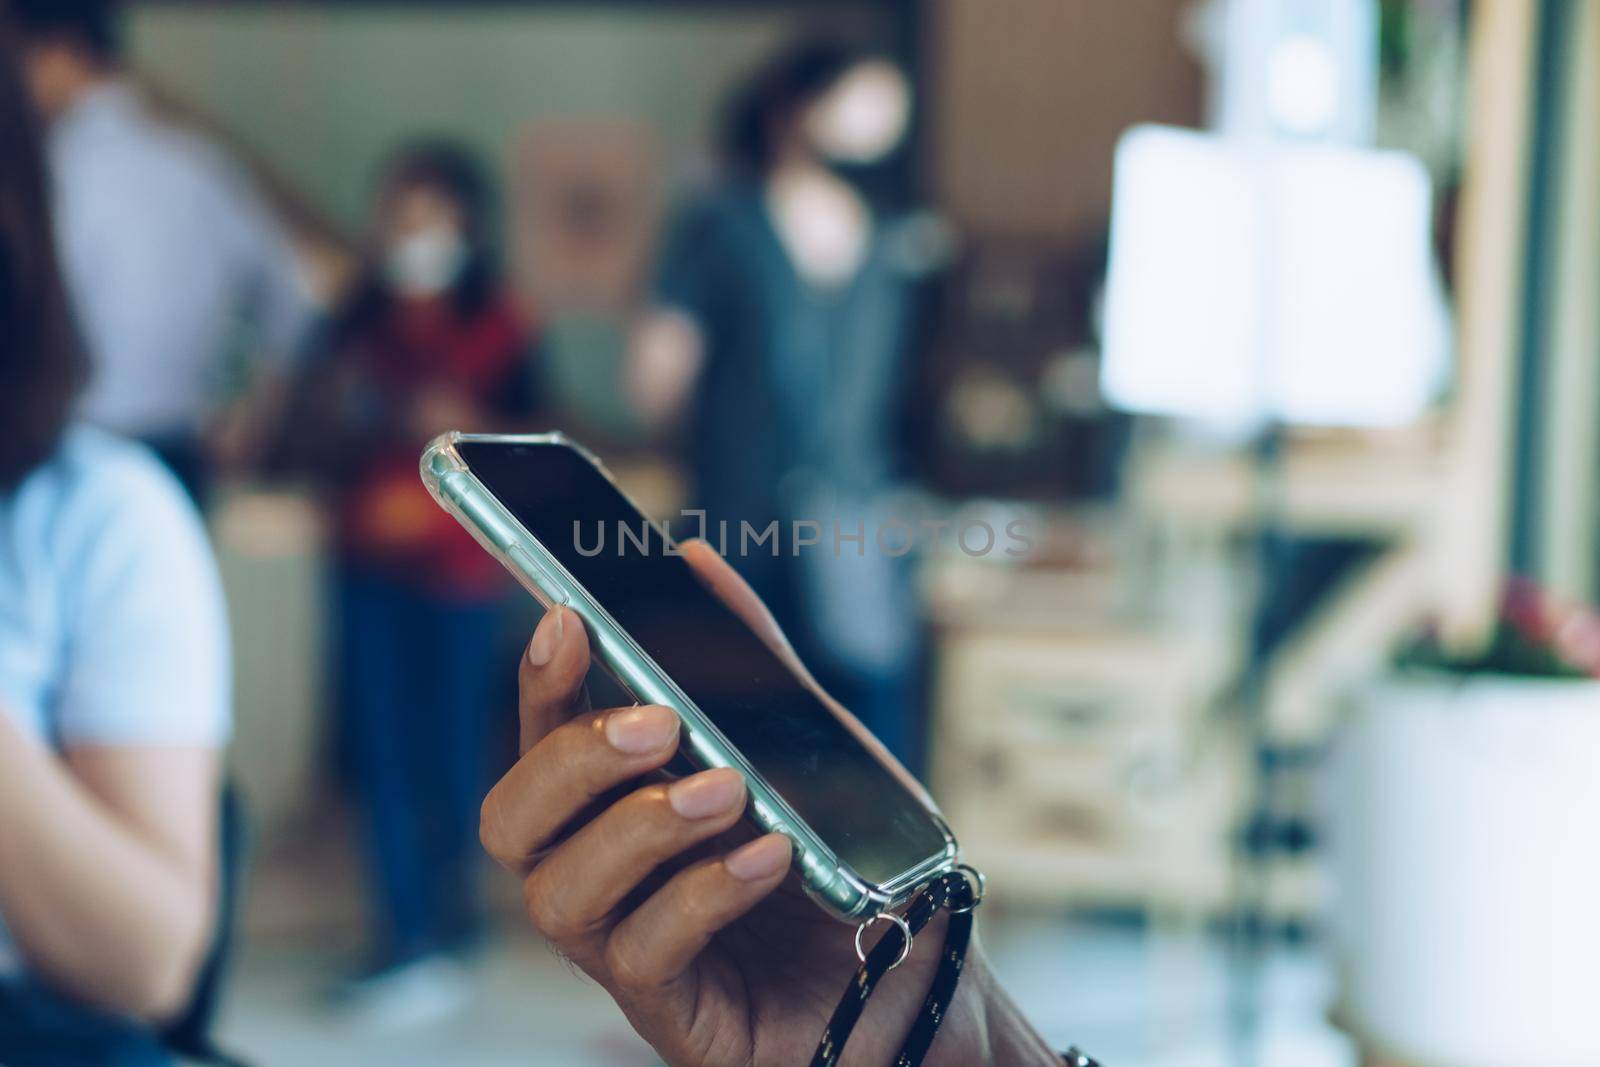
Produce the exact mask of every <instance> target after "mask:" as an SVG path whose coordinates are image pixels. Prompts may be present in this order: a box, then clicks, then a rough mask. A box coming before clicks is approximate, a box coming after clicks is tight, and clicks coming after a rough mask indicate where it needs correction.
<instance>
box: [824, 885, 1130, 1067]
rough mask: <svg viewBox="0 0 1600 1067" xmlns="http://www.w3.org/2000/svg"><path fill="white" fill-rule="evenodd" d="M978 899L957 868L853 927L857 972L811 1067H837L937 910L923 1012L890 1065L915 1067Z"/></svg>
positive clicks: (947, 992)
mask: <svg viewBox="0 0 1600 1067" xmlns="http://www.w3.org/2000/svg"><path fill="white" fill-rule="evenodd" d="M982 900H983V876H982V875H981V874H979V873H978V872H977V871H976V870H974V869H972V868H971V867H967V866H964V865H963V866H961V867H958V868H957V869H955V870H953V871H951V872H949V873H947V874H943V875H940V876H939V877H938V878H935V879H934V880H933V881H931V882H929V883H928V884H927V885H926V886H924V887H923V888H922V890H921V892H919V893H918V894H917V895H916V897H915V899H913V900H912V902H911V906H910V907H909V908H907V909H906V913H905V915H904V916H901V915H895V914H893V913H891V912H881V913H879V914H878V915H875V916H873V918H872V919H871V920H869V921H868V922H865V923H862V924H861V926H859V927H857V928H856V955H857V956H859V957H860V958H861V968H860V969H859V970H858V971H856V974H855V978H854V979H852V980H851V983H850V987H849V988H848V989H846V990H845V994H844V997H843V998H842V999H841V1000H840V1001H839V1006H838V1007H837V1008H835V1009H834V1010H833V1016H832V1017H831V1018H830V1019H829V1020H828V1025H827V1028H826V1029H824V1030H823V1031H822V1040H821V1042H820V1043H818V1045H817V1053H816V1055H815V1056H813V1057H812V1058H811V1067H836V1065H837V1064H838V1062H839V1057H840V1056H841V1055H842V1054H843V1053H844V1046H845V1042H846V1041H848V1040H849V1039H850V1034H851V1031H853V1030H854V1029H855V1026H856V1023H857V1021H859V1020H860V1018H861V1012H862V1010H863V1009H864V1008H865V1007H866V1006H867V1000H868V999H869V998H870V997H871V996H872V993H873V991H874V990H875V989H877V987H878V983H879V982H880V981H881V980H882V979H883V976H884V975H886V974H888V973H889V972H890V971H892V970H894V969H895V968H896V967H898V966H900V964H902V963H904V962H905V960H906V957H907V956H909V955H911V944H912V940H913V939H914V938H915V937H916V936H917V934H918V933H920V932H921V931H922V928H923V927H924V926H927V925H928V921H929V920H930V919H932V918H933V917H934V915H936V914H937V913H938V912H939V911H941V910H948V911H949V912H950V924H949V926H948V927H946V929H945V935H944V950H943V955H942V957H941V958H940V960H939V969H938V970H937V971H935V972H934V976H933V984H932V985H931V986H930V987H929V988H928V995H927V996H926V997H925V998H923V1001H922V1009H921V1010H920V1011H919V1012H918V1013H917V1018H916V1021H915V1022H914V1023H913V1024H912V1026H911V1032H910V1033H909V1034H907V1035H906V1040H905V1044H904V1045H902V1046H901V1047H900V1054H899V1055H898V1056H896V1057H895V1058H894V1061H893V1067H919V1065H920V1064H921V1063H922V1061H923V1059H924V1058H925V1057H926V1056H927V1055H928V1049H929V1048H930V1047H932V1045H933V1039H934V1036H935V1035H936V1034H938V1032H939V1024H940V1023H942V1022H944V1013H945V1009H946V1008H947V1007H948V1006H949V1004H950V1002H951V1000H953V999H954V998H955V995H956V985H957V984H958V983H959V982H960V981H961V968H962V967H963V966H964V965H965V963H966V961H967V946H968V944H970V942H971V940H972V912H973V909H974V908H976V907H977V906H978V905H979V903H981V902H982ZM879 920H882V921H884V922H887V923H889V924H891V925H890V929H889V931H888V932H887V933H886V934H884V935H883V937H882V938H881V939H880V940H879V941H878V943H877V944H876V945H874V946H873V947H872V951H871V952H866V951H864V950H863V949H862V947H861V937H862V935H863V934H864V933H865V932H866V929H867V927H868V926H871V925H872V924H873V923H874V922H878V921H879ZM1064 1059H1065V1062H1066V1063H1068V1064H1070V1065H1071V1067H1099V1065H1098V1064H1096V1063H1095V1061H1094V1060H1091V1059H1090V1058H1089V1057H1088V1056H1085V1055H1084V1054H1083V1053H1081V1052H1079V1051H1077V1050H1076V1049H1073V1050H1072V1051H1070V1052H1068V1053H1067V1054H1066V1055H1065V1057H1064Z"/></svg>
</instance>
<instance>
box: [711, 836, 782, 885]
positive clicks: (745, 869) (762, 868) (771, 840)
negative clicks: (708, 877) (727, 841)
mask: <svg viewBox="0 0 1600 1067" xmlns="http://www.w3.org/2000/svg"><path fill="white" fill-rule="evenodd" d="M722 865H723V866H724V867H726V868H728V873H729V874H731V875H733V876H734V877H735V878H737V879H739V881H741V882H759V881H760V880H761V879H763V878H770V877H771V876H772V875H774V874H777V873H778V872H779V871H781V870H783V869H784V868H785V867H787V866H789V839H788V838H787V837H784V836H783V835H782V834H768V835H767V836H766V837H760V838H757V839H756V840H754V841H752V842H750V843H749V844H748V845H745V846H743V847H741V848H737V849H735V850H734V851H732V852H730V853H728V858H727V859H725V860H723V861H722Z"/></svg>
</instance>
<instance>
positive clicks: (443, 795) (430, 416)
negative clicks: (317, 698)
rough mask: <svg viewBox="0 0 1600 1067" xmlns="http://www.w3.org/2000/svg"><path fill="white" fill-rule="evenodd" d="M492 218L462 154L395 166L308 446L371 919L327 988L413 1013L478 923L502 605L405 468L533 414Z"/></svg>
mask: <svg viewBox="0 0 1600 1067" xmlns="http://www.w3.org/2000/svg"><path fill="white" fill-rule="evenodd" d="M490 216H491V210H490V196H489V192H488V184H487V182H486V180H485V179H484V177H483V176H482V173H481V172H480V170H479V168H478V167H477V165H476V164H475V162H474V161H473V159H472V158H471V157H470V156H469V155H468V154H466V153H465V152H463V151H462V150H461V149H459V148H456V147H453V146H451V145H448V144H439V143H430V144H421V145H417V146H414V147H411V148H407V149H405V150H403V151H401V152H400V153H398V154H397V155H396V156H395V157H394V158H393V160H392V161H391V162H390V164H389V166H388V167H387V168H386V169H385V171H384V173H383V178H382V180H381V182H380V184H379V190H378V200H377V208H376V226H375V227H374V229H375V234H376V240H375V241H374V245H375V252H374V255H373V257H372V263H371V265H370V267H369V269H368V272H367V277H366V280H365V282H363V283H362V284H361V285H359V286H358V288H357V291H356V295H355V296H354V297H353V299H351V300H350V301H349V303H348V305H347V307H346V308H345V309H344V311H343V313H342V314H341V315H340V316H339V317H338V318H337V319H336V320H335V323H334V325H333V327H332V328H331V331H330V334H331V343H330V344H329V346H328V349H327V357H326V359H325V360H324V362H323V364H322V366H321V367H320V368H319V370H318V371H317V374H316V378H315V385H314V389H313V390H312V393H313V399H312V401H311V406H312V408H313V410H315V411H316V412H317V413H318V414H316V415H314V416H312V417H311V419H310V422H311V424H312V428H310V429H308V431H307V432H308V433H312V434H315V435H316V438H317V440H318V442H319V444H318V447H317V448H316V461H317V466H318V468H319V474H320V476H321V477H323V478H324V479H325V480H327V481H328V482H329V484H330V488H331V491H332V492H331V495H332V498H333V509H334V514H335V516H336V525H337V531H338V548H339V553H338V567H337V571H338V581H337V586H338V605H339V611H340V625H339V627H338V632H337V636H338V643H339V650H338V666H339V669H340V673H341V676H342V677H341V682H342V685H341V692H342V694H343V696H342V701H341V703H342V710H343V714H344V720H343V722H342V723H341V726H342V737H343V740H344V743H345V745H346V755H347V756H348V757H349V760H348V764H349V768H350V770H351V772H352V775H353V781H354V785H355V787H356V798H357V800H358V802H359V805H360V807H361V808H362V815H363V816H364V818H365V822H366V826H367V831H368V834H367V844H368V850H369V858H370V861H371V863H370V866H371V880H372V884H373V888H374V894H375V900H374V904H375V909H374V912H375V916H376V919H377V930H376V938H375V946H374V948H375V953H374V958H373V960H372V961H371V963H370V965H369V966H368V967H367V968H365V969H364V970H363V972H362V973H361V974H360V975H359V976H358V977H357V978H355V979H353V980H351V981H350V982H349V983H347V984H346V985H345V986H343V987H342V990H343V992H344V993H345V994H346V995H347V997H349V998H353V999H355V1000H357V1001H363V1000H364V1001H367V1002H370V1004H369V1005H367V1006H371V1007H373V1008H379V1007H381V1006H382V1005H384V1004H390V1005H392V1006H393V1008H394V1010H396V1011H399V1012H402V1013H403V1014H405V1015H407V1016H412V1017H414V1016H415V1015H416V1014H418V1013H425V1012H427V1011H429V1010H436V1009H438V1008H440V1007H443V1006H447V1005H448V1004H450V1003H453V1002H456V1001H459V1000H460V999H461V997H462V996H464V992H465V991H464V987H463V985H462V982H461V981H460V977H459V974H458V972H457V971H456V969H455V964H454V962H453V961H452V960H451V956H452V955H453V953H454V951H455V950H456V949H457V948H459V947H460V946H461V945H462V944H464V942H465V941H466V940H467V939H468V938H469V937H470V935H471V933H472V931H473V928H474V926H475V924H476V909H475V904H474V893H473V889H472V878H471V873H472V870H473V863H474V861H475V854H474V850H475V847H476V842H477V824H478V805H479V802H480V801H481V799H482V797H483V793H484V788H485V784H486V773H485V772H486V766H485V763H486V761H485V758H484V757H485V749H486V725H487V716H488V713H489V707H488V705H489V701H490V696H491V694H490V687H491V684H492V679H493V678H494V677H495V670H494V664H493V656H494V652H495V649H496V642H495V635H496V630H497V620H498V617H499V608H500V604H501V602H502V594H503V593H504V592H505V590H506V583H505V581H504V572H503V571H502V570H501V569H500V566H499V564H497V563H496V562H495V561H494V560H493V559H492V558H491V557H489V556H488V555H487V554H485V553H484V552H483V551H482V550H481V549H480V548H478V546H477V545H476V544H475V543H474V542H473V541H472V538H471V537H470V536H469V535H468V534H467V533H466V532H465V531H464V530H463V529H462V528H461V527H460V526H459V525H457V524H456V522H455V521H454V520H452V519H451V518H450V517H449V516H448V515H446V514H445V513H444V512H443V511H441V510H440V509H439V508H438V507H437V506H436V505H435V504H434V503H433V501H432V500H431V499H430V498H429V497H428V494H427V491H426V489H424V487H423V485H422V483H421V481H420V479H419V478H418V475H417V459H418V456H419V455H420V454H421V451H422V448H423V446H424V445H425V444H426V442H427V441H428V440H429V439H430V438H431V437H433V436H435V435H437V434H439V433H443V432H445V431H447V430H479V431H484V430H510V429H516V428H519V427H520V426H522V425H525V420H526V418H527V416H528V414H529V412H530V410H531V408H532V395H531V394H532V390H531V388H530V382H531V377H532V361H531V359H530V350H531V344H530V341H531V334H530V330H529V327H528V325H527V323H526V322H525V321H524V319H523V317H522V316H521V315H520V314H519V313H518V311H517V310H516V309H515V307H514V306H513V305H512V303H511V302H510V300H509V299H508V298H507V297H506V295H505V293H504V291H503V290H502V288H501V287H500V284H499V277H498V274H497V272H496V270H495V264H494V260H493V257H492V255H491V252H490V244H491V242H490V241H489V239H488V231H489V228H490V225H491V224H490ZM452 991H453V992H452Z"/></svg>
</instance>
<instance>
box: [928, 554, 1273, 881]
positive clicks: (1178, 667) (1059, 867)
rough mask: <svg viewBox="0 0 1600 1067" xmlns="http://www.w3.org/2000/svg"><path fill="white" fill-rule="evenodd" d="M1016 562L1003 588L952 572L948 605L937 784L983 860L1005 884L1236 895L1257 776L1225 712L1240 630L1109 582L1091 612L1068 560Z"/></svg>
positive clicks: (967, 849)
mask: <svg viewBox="0 0 1600 1067" xmlns="http://www.w3.org/2000/svg"><path fill="white" fill-rule="evenodd" d="M953 565H955V566H959V564H953ZM1011 577H1012V579H1013V580H1014V581H1015V582H1016V583H1018V586H1020V587H1022V589H1021V590H1019V588H1018V587H1016V586H1013V587H1012V588H1010V589H1009V590H999V591H997V592H998V594H999V595H998V598H995V599H989V598H986V597H985V596H983V595H982V594H981V593H979V592H978V590H977V589H976V588H975V587H969V588H968V589H967V590H966V591H965V593H963V594H961V600H962V601H964V602H958V600H957V598H956V597H955V596H953V595H952V594H951V593H950V592H949V591H948V589H947V591H946V592H945V594H944V595H943V599H942V605H941V608H942V610H941V611H940V612H939V614H940V615H941V616H942V618H943V619H944V625H943V626H942V627H941V632H940V639H939V643H940V667H941V669H940V673H939V678H938V693H939V696H938V701H937V709H936V718H935V724H934V732H933V751H932V771H933V787H934V792H935V795H936V796H937V798H938V800H939V802H940V804H941V806H942V807H943V808H944V810H945V812H946V814H947V815H948V816H949V818H950V819H951V822H952V824H953V825H954V827H955V828H956V832H957V835H958V836H959V837H960V838H961V840H962V843H963V850H964V853H965V855H966V856H967V858H968V860H969V861H970V862H971V863H973V864H974V865H975V866H977V867H978V868H979V869H980V870H982V871H984V872H985V874H986V875H988V877H989V882H990V890H991V892H992V893H993V894H994V897H995V899H996V900H999V901H1002V902H1012V903H1017V904H1030V905H1050V906H1060V905H1072V906H1084V907H1108V908H1135V909H1162V910H1176V909H1183V910H1187V911H1190V912H1196V911H1198V912H1216V911H1220V910H1222V909H1223V908H1224V907H1225V905H1226V902H1227V894H1228V890H1229V875H1230V856H1231V853H1230V842H1231V840H1232V834H1233V831H1234V828H1235V826H1236V825H1237V822H1238V818H1239V813H1240V811H1241V802H1242V799H1243V797H1242V793H1241V785H1242V783H1243V782H1244V781H1245V780H1246V777H1245V775H1244V774H1243V769H1242V766H1241V762H1240V761H1241V758H1242V751H1243V750H1242V748H1241V747H1240V745H1239V744H1238V740H1237V738H1236V737H1234V736H1232V735H1231V734H1230V732H1229V731H1228V730H1227V729H1226V728H1224V727H1222V726H1220V725H1218V723H1217V722H1216V721H1215V718H1214V716H1212V715H1210V714H1209V712H1210V710H1211V709H1212V707H1213V706H1214V704H1215V702H1216V700H1217V697H1218V695H1219V692H1220V690H1221V687H1222V686H1223V685H1224V684H1226V680H1227V678H1228V676H1229V665H1230V663H1231V662H1232V660H1233V659H1234V655H1233V653H1232V651H1231V650H1230V649H1229V648H1228V647H1227V645H1226V641H1225V639H1220V640H1219V639H1213V638H1210V637H1207V636H1205V635H1201V634H1182V635H1179V634H1164V633H1162V632H1160V631H1159V630H1157V629H1155V628H1152V627H1150V626H1146V625H1141V624H1139V623H1137V622H1132V621H1129V622H1125V623H1119V622H1116V621H1114V620H1115V619H1116V617H1117V614H1118V613H1117V612H1115V611H1105V610H1104V608H1105V607H1106V604H1105V602H1104V598H1101V602H1100V603H1099V604H1097V605H1096V604H1095V603H1094V600H1095V598H1094V597H1092V596H1090V597H1087V598H1086V600H1087V601H1088V605H1086V606H1088V610H1086V611H1084V612H1083V616H1082V618H1083V620H1084V621H1082V622H1074V621H1073V614H1074V612H1073V610H1072V605H1071V602H1070V601H1067V600H1065V599H1064V598H1063V596H1062V594H1064V593H1066V592H1067V590H1068V588H1069V585H1070V584H1071V583H1069V582H1066V581H1064V580H1063V576H1062V575H1060V574H1052V573H1049V572H1044V573H1029V572H1018V573H1016V574H1013V575H1012V576H1011ZM1029 601H1032V602H1033V603H1032V604H1031V605H1030V603H1028V602H1029ZM1036 608H1042V609H1044V610H1043V611H1037V610H1035V609H1036ZM1097 608H1098V609H1099V610H1096V609H1097ZM1095 617H1098V618H1099V619H1101V620H1103V621H1099V622H1094V621H1090V620H1091V619H1093V618H1095ZM1219 633H1220V631H1219Z"/></svg>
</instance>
